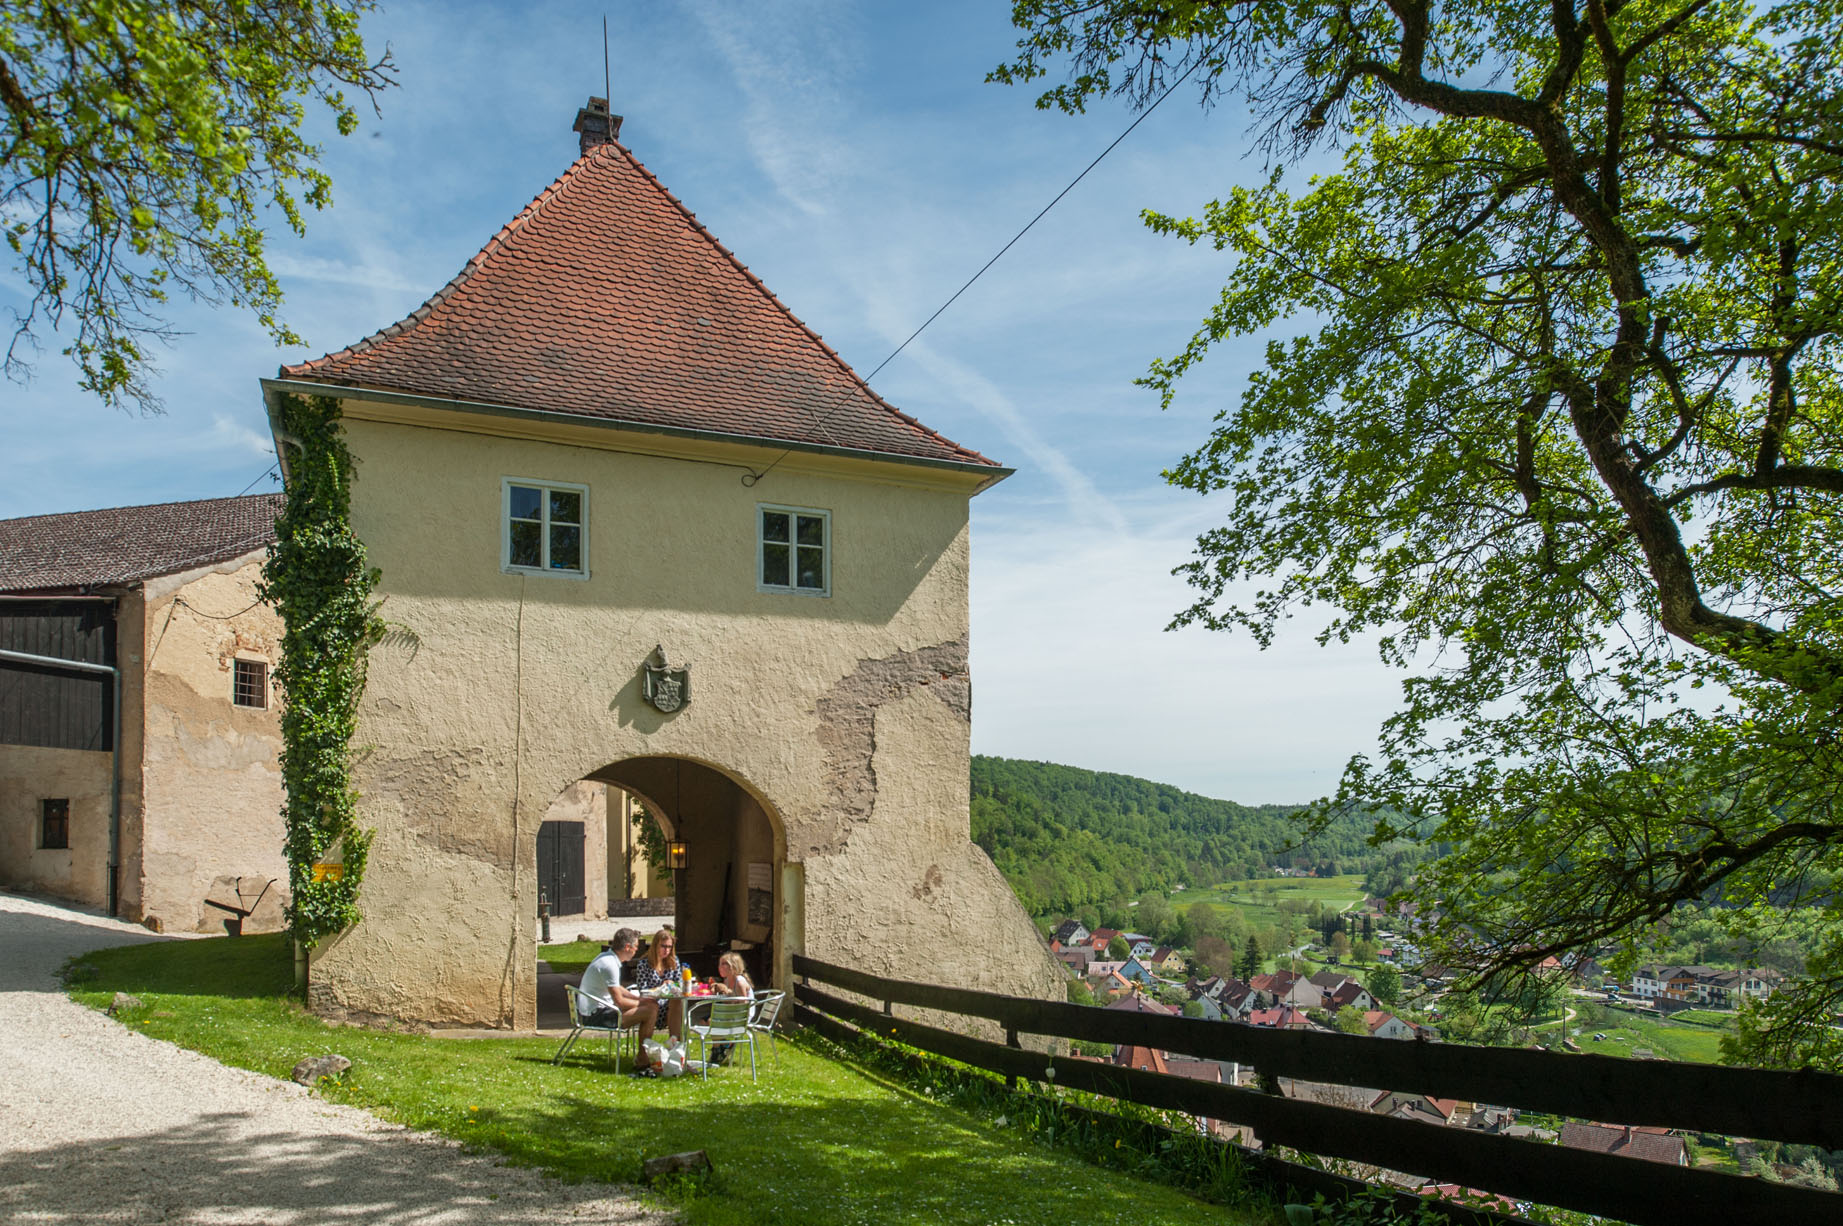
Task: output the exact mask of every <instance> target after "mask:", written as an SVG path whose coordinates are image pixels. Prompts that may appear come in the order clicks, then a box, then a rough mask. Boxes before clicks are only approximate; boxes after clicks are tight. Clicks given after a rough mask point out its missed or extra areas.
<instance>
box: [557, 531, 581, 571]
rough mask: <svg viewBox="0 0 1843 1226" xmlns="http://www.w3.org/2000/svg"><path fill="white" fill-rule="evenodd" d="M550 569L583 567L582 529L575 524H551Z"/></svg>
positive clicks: (576, 568) (577, 568)
mask: <svg viewBox="0 0 1843 1226" xmlns="http://www.w3.org/2000/svg"><path fill="white" fill-rule="evenodd" d="M550 569H552V570H581V569H582V529H581V528H579V527H577V526H576V525H575V524H552V525H551V526H550Z"/></svg>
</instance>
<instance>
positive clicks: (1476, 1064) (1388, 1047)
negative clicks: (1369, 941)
mask: <svg viewBox="0 0 1843 1226" xmlns="http://www.w3.org/2000/svg"><path fill="white" fill-rule="evenodd" d="M793 970H794V973H795V974H796V975H798V976H800V977H801V983H800V984H799V985H798V986H797V988H796V989H795V1000H796V1007H795V1016H796V1019H797V1020H799V1021H801V1022H802V1023H804V1024H817V1025H819V1026H821V1028H822V1029H826V1030H831V1031H837V1030H838V1029H839V1023H844V1024H846V1025H848V1026H850V1027H855V1028H857V1029H859V1030H866V1031H871V1032H874V1033H875V1034H877V1035H878V1036H880V1037H888V1038H894V1039H896V1040H898V1041H899V1042H902V1043H906V1044H909V1045H911V1046H913V1047H917V1048H920V1049H922V1050H924V1051H928V1052H933V1053H935V1054H937V1055H941V1056H946V1057H948V1058H950V1059H953V1060H958V1061H961V1062H963V1063H965V1064H969V1065H973V1066H975V1067H977V1068H982V1069H986V1070H989V1071H991V1072H994V1073H999V1074H1002V1075H1004V1076H1007V1077H1012V1078H1021V1079H1028V1080H1032V1081H1052V1082H1053V1084H1055V1085H1058V1086H1064V1087H1066V1088H1068V1089H1072V1090H1080V1091H1085V1092H1088V1093H1091V1094H1099V1095H1105V1096H1108V1097H1111V1098H1116V1099H1121V1100H1124V1101H1128V1102H1134V1103H1140V1104H1143V1105H1145V1106H1149V1107H1155V1108H1162V1109H1168V1110H1173V1111H1181V1112H1184V1113H1186V1114H1190V1115H1196V1116H1204V1117H1208V1118H1210V1119H1215V1120H1222V1121H1224V1122H1226V1123H1231V1124H1240V1125H1245V1126H1246V1127H1248V1128H1250V1129H1252V1130H1253V1131H1254V1134H1255V1135H1256V1136H1257V1137H1259V1138H1260V1139H1261V1141H1262V1143H1263V1145H1264V1146H1274V1145H1282V1146H1287V1147H1290V1148H1293V1149H1296V1150H1300V1151H1303V1152H1305V1153H1311V1154H1318V1155H1323V1156H1326V1157H1332V1158H1343V1159H1347V1160H1349V1161H1352V1162H1358V1163H1364V1164H1369V1165H1374V1166H1378V1167H1385V1168H1387V1169H1390V1170H1395V1171H1404V1172H1411V1173H1413V1174H1416V1175H1420V1176H1423V1177H1426V1178H1431V1179H1435V1180H1438V1181H1439V1182H1441V1183H1456V1184H1459V1185H1461V1186H1463V1187H1467V1188H1475V1189H1479V1190H1481V1191H1486V1192H1491V1193H1496V1194H1499V1195H1502V1196H1506V1197H1509V1198H1511V1199H1513V1200H1517V1201H1530V1202H1535V1203H1537V1204H1543V1205H1553V1206H1558V1207H1561V1208H1565V1209H1574V1210H1579V1211H1581V1212H1585V1213H1593V1214H1599V1215H1602V1216H1605V1217H1611V1218H1616V1219H1619V1220H1621V1221H1625V1222H1631V1223H1635V1224H1636V1226H1703V1224H1707V1226H1717V1224H1719V1226H1736V1224H1739V1223H1753V1222H1758V1223H1773V1224H1774V1226H1786V1224H1788V1223H1800V1224H1802V1223H1843V1195H1839V1194H1837V1193H1833V1192H1821V1191H1817V1190H1814V1189H1810V1188H1801V1187H1794V1186H1791V1185H1788V1184H1780V1183H1771V1182H1768V1181H1765V1180H1761V1179H1747V1178H1742V1177H1739V1176H1735V1175H1727V1174H1721V1173H1718V1172H1714V1171H1706V1170H1699V1169H1695V1168H1690V1167H1677V1166H1671V1165H1667V1164H1664V1163H1657V1162H1645V1161H1639V1160H1636V1159H1631V1158H1625V1157H1615V1156H1613V1155H1610V1154H1601V1153H1594V1152H1591V1151H1587V1150H1579V1149H1568V1148H1563V1147H1561V1146H1558V1145H1547V1144H1542V1143H1538V1142H1532V1141H1526V1140H1522V1139H1518V1138H1514V1137H1505V1136H1496V1135H1491V1134H1487V1133H1483V1132H1477V1131H1473V1130H1470V1129H1461V1128H1449V1127H1441V1126H1438V1125H1433V1124H1425V1123H1419V1122H1416V1121H1412V1120H1403V1119H1394V1118H1390V1117H1387V1116H1382V1115H1376V1114H1372V1113H1370V1112H1367V1111H1359V1110H1351V1109H1348V1108H1344V1107H1333V1106H1325V1105H1323V1104H1320V1103H1313V1102H1306V1101H1303V1100H1299V1099H1292V1098H1285V1097H1281V1096H1279V1095H1277V1094H1272V1093H1264V1092H1262V1091H1260V1090H1255V1089H1242V1088H1239V1087H1234V1086H1228V1085H1221V1084H1217V1083H1213V1082H1204V1081H1196V1080H1192V1079H1190V1078H1186V1077H1176V1076H1171V1075H1168V1074H1162V1073H1152V1072H1145V1071H1141V1070H1138V1069H1130V1068H1123V1067H1121V1066H1118V1065H1113V1064H1107V1063H1102V1062H1099V1061H1091V1060H1075V1059H1070V1058H1067V1057H1061V1058H1051V1057H1046V1056H1044V1055H1043V1054H1041V1053H1039V1052H1034V1051H1029V1050H1025V1049H1024V1048H1023V1047H1022V1046H1021V1043H1020V1037H1021V1036H1024V1035H1036V1036H1043V1037H1050V1038H1062V1039H1080V1040H1086V1041H1088V1042H1098V1043H1112V1044H1127V1045H1132V1046H1139V1047H1148V1048H1155V1049H1157V1050H1160V1051H1168V1052H1174V1053H1179V1054H1182V1055H1186V1056H1193V1057H1197V1058H1200V1059H1206V1060H1219V1061H1233V1062H1236V1063H1239V1064H1243V1065H1250V1066H1252V1067H1253V1068H1254V1070H1255V1071H1256V1074H1257V1079H1258V1081H1259V1082H1260V1084H1262V1085H1266V1086H1273V1085H1274V1084H1275V1079H1277V1078H1281V1077H1288V1078H1293V1079H1296V1080H1300V1081H1312V1082H1321V1083H1331V1084H1335V1085H1347V1086H1356V1087H1363V1088H1366V1089H1375V1090H1399V1091H1405V1092H1409V1093H1414V1094H1426V1095H1430V1096H1434V1097H1440V1098H1451V1099H1459V1100H1464V1101H1472V1102H1478V1103H1489V1104H1491V1105H1493V1106H1502V1107H1520V1108H1523V1109H1525V1110H1533V1111H1542V1112H1548V1113H1550V1114H1554V1115H1565V1116H1573V1117H1576V1118H1580V1119H1586V1120H1593V1121H1596V1122H1600V1123H1608V1124H1618V1125H1625V1124H1632V1125H1653V1126H1663V1127H1668V1128H1681V1129H1687V1130H1692V1131H1698V1132H1712V1133H1721V1134H1724V1135H1727V1136H1735V1137H1748V1138H1753V1139H1756V1140H1772V1141H1784V1142H1791V1143H1795V1144H1803V1145H1816V1146H1819V1147H1821V1148H1824V1149H1829V1150H1835V1149H1843V1077H1838V1076H1833V1075H1831V1074H1827V1073H1817V1072H1811V1071H1801V1072H1790V1073H1788V1072H1771V1071H1765V1070H1758V1069H1738V1068H1728V1067H1724V1066H1717V1065H1699V1064H1677V1063H1669V1062H1661V1061H1640V1060H1626V1059H1621V1058H1618V1057H1614V1056H1593V1055H1578V1056H1576V1055H1563V1054H1559V1053H1552V1052H1539V1051H1528V1050H1521V1049H1512V1048H1490V1047H1464V1046H1459V1045H1456V1044H1443V1043H1424V1042H1404V1041H1402V1040H1399V1039H1371V1038H1360V1037H1356V1036H1352V1035H1343V1034H1324V1033H1318V1032H1312V1031H1287V1030H1269V1029H1265V1028H1260V1027H1254V1026H1242V1025H1235V1024H1232V1023H1225V1022H1208V1021H1201V1020H1197V1019H1192V1018H1184V1017H1171V1016H1162V1015H1154V1014H1146V1013H1128V1012H1125V1011H1123V1010H1116V1009H1095V1008H1088V1007H1083V1006H1080V1005H1069V1004H1063V1003H1060V1002H1057V1001H1044V1000H1032V999H1029V998H1025V997H1017V996H1002V995H998V994H996V993H992V992H977V991H972V990H969V989H965V988H948V987H939V986H935V985H931V984H922V983H910V982H907V981H904V980H899V979H884V978H881V977H879V976H876V975H870V974H866V973H864V972H863V971H856V970H851V969H849V968H846V967H839V966H831V965H828V964H827V963H824V962H818V961H815V960H814V959H812V958H807V957H803V956H799V955H796V956H795V957H794V959H793ZM815 983H819V984H826V985H829V986H831V987H834V988H838V989H842V990H843V991H845V992H848V993H852V994H854V995H856V996H859V997H865V998H868V999H870V1000H874V1001H878V1002H880V1005H879V1006H872V1005H866V1004H864V1003H861V1002H860V1001H853V1000H850V999H847V998H846V997H843V996H839V995H836V994H834V993H831V992H827V991H824V990H822V989H821V988H818V987H815V986H813V985H814V984H815ZM896 1005H908V1006H911V1007H913V1008H918V1009H928V1010H933V1011H935V1012H937V1013H946V1014H955V1015H959V1016H963V1017H974V1018H983V1019H986V1020H988V1021H992V1022H996V1023H997V1024H998V1025H1000V1026H1002V1027H1003V1028H1004V1030H1005V1033H1006V1042H1005V1043H1004V1044H999V1043H993V1042H989V1041H987V1040H983V1039H976V1038H972V1037H969V1036H967V1035H963V1034H959V1033H956V1032H954V1031H950V1030H944V1029H941V1028H938V1027H935V1026H929V1025H925V1024H923V1023H920V1022H917V1021H913V1020H909V1019H905V1018H902V1017H898V1016H897V1015H896V1014H895V1013H894V1006H896ZM1052 1070H1053V1072H1052Z"/></svg>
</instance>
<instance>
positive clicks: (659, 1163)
mask: <svg viewBox="0 0 1843 1226" xmlns="http://www.w3.org/2000/svg"><path fill="white" fill-rule="evenodd" d="M640 1168H641V1173H642V1176H643V1177H644V1178H645V1180H646V1182H648V1183H652V1182H653V1181H654V1180H655V1179H658V1178H659V1177H660V1176H662V1175H702V1174H705V1173H706V1172H708V1171H709V1170H710V1169H711V1166H710V1155H709V1154H707V1153H705V1152H704V1151H703V1150H701V1149H694V1150H691V1151H689V1152H687V1153H682V1154H662V1155H661V1156H659V1157H657V1158H648V1159H646V1161H644V1162H642V1163H641V1164H640Z"/></svg>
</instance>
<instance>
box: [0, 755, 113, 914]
mask: <svg viewBox="0 0 1843 1226" xmlns="http://www.w3.org/2000/svg"><path fill="white" fill-rule="evenodd" d="M110 760H111V755H110V754H109V753H108V752H106V751H101V752H98V751H95V750H87V749H46V748H44V747H42V746H37V745H0V884H5V885H10V886H20V887H23V888H25V889H28V890H34V891H37V892H41V893H45V894H54V895H57V896H58V897H60V898H71V899H75V900H76V901H78V902H81V903H87V904H88V905H90V906H92V907H101V906H104V905H105V904H106V903H107V902H108V863H109V766H110ZM48 798H49V799H63V800H68V801H70V846H69V847H68V848H41V847H40V846H39V834H40V809H39V802H40V801H42V800H45V799H48Z"/></svg>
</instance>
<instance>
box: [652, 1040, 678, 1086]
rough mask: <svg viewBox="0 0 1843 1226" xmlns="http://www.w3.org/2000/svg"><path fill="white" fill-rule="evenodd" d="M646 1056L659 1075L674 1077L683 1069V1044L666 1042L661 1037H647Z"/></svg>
mask: <svg viewBox="0 0 1843 1226" xmlns="http://www.w3.org/2000/svg"><path fill="white" fill-rule="evenodd" d="M646 1058H647V1061H648V1063H650V1064H651V1065H652V1066H653V1067H654V1068H656V1069H658V1070H659V1075H660V1076H661V1077H676V1076H678V1075H679V1074H680V1073H683V1072H684V1071H685V1045H684V1044H683V1043H668V1042H666V1041H665V1040H663V1039H652V1038H649V1039H648V1040H647V1041H646Z"/></svg>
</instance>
